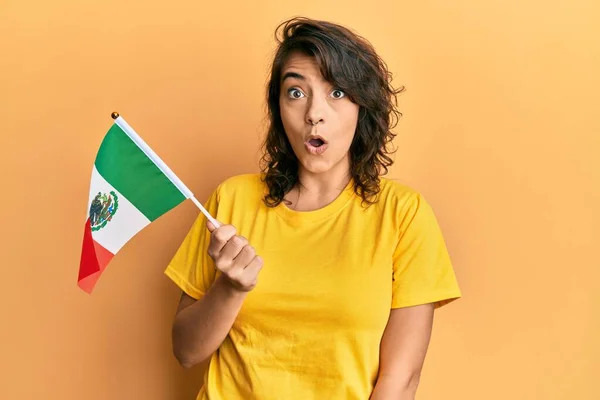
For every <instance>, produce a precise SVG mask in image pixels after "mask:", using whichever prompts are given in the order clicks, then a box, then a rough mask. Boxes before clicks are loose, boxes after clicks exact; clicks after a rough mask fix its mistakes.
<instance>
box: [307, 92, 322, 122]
mask: <svg viewBox="0 0 600 400" xmlns="http://www.w3.org/2000/svg"><path fill="white" fill-rule="evenodd" d="M323 103H324V101H321V100H319V99H317V98H316V97H315V96H313V97H312V99H311V100H310V102H309V105H308V110H306V122H307V123H308V124H310V125H317V124H318V123H319V122H324V117H325V104H323Z"/></svg>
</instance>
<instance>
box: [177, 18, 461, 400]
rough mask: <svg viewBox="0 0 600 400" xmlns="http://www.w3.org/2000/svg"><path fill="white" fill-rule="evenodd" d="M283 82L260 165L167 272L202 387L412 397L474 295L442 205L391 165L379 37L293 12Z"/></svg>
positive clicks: (180, 331)
mask: <svg viewBox="0 0 600 400" xmlns="http://www.w3.org/2000/svg"><path fill="white" fill-rule="evenodd" d="M282 33H283V38H282V40H281V42H280V43H279V48H278V50H277V53H276V55H275V58H274V60H273V65H272V71H271V78H270V83H269V86H268V106H269V116H270V127H269V130H268V134H267V137H266V141H265V146H264V147H265V157H264V161H265V163H264V166H263V171H262V173H261V174H248V175H241V176H236V177H232V178H230V179H227V180H226V181H225V182H223V183H222V184H221V185H219V186H218V188H217V189H216V190H215V191H214V192H213V194H212V195H211V196H210V198H209V199H208V201H207V203H206V208H207V210H208V211H209V212H210V213H211V214H212V215H213V216H215V218H216V219H217V220H218V221H220V222H221V223H222V224H223V225H222V226H221V227H219V228H217V229H215V227H214V226H213V225H212V224H211V223H210V222H207V221H206V220H205V219H204V218H203V217H202V216H200V217H199V218H198V219H197V221H196V222H195V224H194V225H193V227H192V228H191V230H190V232H189V233H188V235H187V236H186V238H185V240H184V242H183V243H182V245H181V247H180V249H179V250H178V251H177V253H176V255H175V256H174V258H173V260H172V262H171V263H170V264H169V266H168V268H167V270H166V274H167V275H168V276H169V277H170V278H171V279H172V280H173V281H174V282H175V283H176V284H177V285H178V286H179V287H180V288H181V289H182V290H183V294H182V298H181V302H180V305H179V307H178V311H177V314H176V317H175V320H174V324H173V347H174V353H175V355H176V357H177V359H178V360H179V362H180V363H181V364H182V365H184V366H185V367H191V366H194V365H196V364H198V363H201V362H203V361H205V360H207V359H209V358H210V362H209V366H208V370H207V371H206V373H205V376H204V385H203V386H202V388H201V390H200V393H199V395H198V399H227V400H231V399H285V400H293V399H301V400H310V399H327V400H331V399H344V400H349V399H360V400H366V399H372V400H379V399H413V398H414V396H415V392H416V389H417V385H418V382H419V375H420V371H421V368H422V365H423V361H424V358H425V354H426V350H427V347H428V343H429V338H430V334H431V328H432V321H433V312H434V309H435V308H437V307H440V306H441V305H444V304H446V303H448V302H450V301H451V300H454V299H456V298H458V297H460V291H459V287H458V285H457V282H456V279H455V275H454V272H453V269H452V266H451V263H450V260H449V257H448V253H447V251H446V247H445V244H444V240H443V238H442V235H441V233H440V230H439V227H438V224H437V222H436V219H435V216H434V214H433V212H432V210H431V208H430V207H429V205H428V203H427V202H426V201H425V200H424V199H423V197H422V196H421V195H420V194H419V193H418V192H416V191H414V190H412V189H410V188H408V187H406V186H403V185H401V184H399V183H396V182H393V181H391V180H388V179H385V178H383V177H380V175H381V174H383V173H384V172H385V171H386V170H387V167H389V166H390V165H391V164H392V161H391V159H390V158H389V155H388V154H389V153H388V150H387V145H388V144H389V142H390V141H391V139H392V138H393V136H394V135H393V133H392V132H391V130H390V129H391V128H392V127H393V126H394V123H395V122H396V121H397V116H398V115H399V112H398V111H397V110H396V108H395V106H394V104H395V96H396V95H397V94H398V92H399V91H398V90H395V89H394V88H392V87H391V85H390V82H389V76H390V74H389V73H388V71H387V69H386V67H385V64H384V63H383V62H382V61H381V59H380V58H379V57H378V56H377V54H376V53H375V51H374V50H373V48H372V47H371V46H370V44H368V42H367V41H365V40H364V39H362V38H360V37H358V36H356V35H355V34H354V33H352V32H350V31H349V30H348V29H346V28H344V27H341V26H338V25H335V24H332V23H328V22H323V21H314V20H309V19H293V20H290V21H287V22H286V23H284V24H283V25H282Z"/></svg>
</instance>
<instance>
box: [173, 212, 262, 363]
mask: <svg viewBox="0 0 600 400" xmlns="http://www.w3.org/2000/svg"><path fill="white" fill-rule="evenodd" d="M208 228H209V230H210V231H211V242H210V245H209V249H208V252H209V255H210V257H211V258H212V259H213V260H214V261H215V266H216V268H217V269H218V270H219V271H220V272H222V274H221V275H219V277H218V278H217V279H216V280H215V282H214V283H213V284H212V286H211V287H210V288H209V289H208V290H207V291H206V294H205V295H204V296H203V297H202V298H201V299H200V300H198V301H196V300H195V299H194V298H192V297H190V296H188V295H187V294H185V293H184V294H182V296H181V300H180V302H179V307H178V310H177V314H176V315H175V320H174V321H173V329H172V340H173V353H174V354H175V357H176V358H177V360H178V361H179V363H180V364H181V365H183V366H184V367H186V368H190V367H193V366H194V365H196V364H199V363H201V362H203V361H205V360H206V359H207V358H209V357H210V356H211V355H212V354H213V353H214V352H215V351H216V350H217V348H218V347H219V346H220V345H221V343H223V340H224V339H225V337H226V336H227V334H228V333H229V330H230V329H231V326H232V325H233V322H234V321H235V318H236V317H237V315H238V313H239V311H240V309H241V307H242V304H243V302H244V299H245V298H246V296H247V294H248V292H249V291H250V290H252V289H253V288H254V287H255V286H256V283H257V279H258V273H259V271H260V270H261V268H262V260H261V259H260V257H258V256H256V254H255V252H254V249H253V248H252V247H251V246H249V245H248V241H247V240H246V239H244V238H242V237H240V236H237V235H235V228H233V227H232V226H230V225H225V226H222V227H220V228H218V229H214V227H213V226H212V224H210V223H208Z"/></svg>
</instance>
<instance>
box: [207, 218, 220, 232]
mask: <svg viewBox="0 0 600 400" xmlns="http://www.w3.org/2000/svg"><path fill="white" fill-rule="evenodd" d="M215 221H216V222H217V224H219V226H215V225H214V224H213V223H212V222H211V221H210V220H207V221H206V229H208V231H209V232H210V233H213V232H214V231H215V230H216V229H217V228H219V227H221V226H223V224H222V223H221V222H219V221H217V220H215Z"/></svg>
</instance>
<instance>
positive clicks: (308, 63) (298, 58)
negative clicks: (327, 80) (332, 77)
mask: <svg viewBox="0 0 600 400" xmlns="http://www.w3.org/2000/svg"><path fill="white" fill-rule="evenodd" d="M289 71H294V72H299V73H300V74H301V75H303V76H305V77H306V78H313V79H315V78H317V79H319V80H323V76H322V74H321V70H320V68H319V64H318V63H317V60H316V58H315V57H313V56H309V55H307V54H304V53H301V52H293V53H291V54H290V55H289V56H288V57H287V59H286V60H285V62H284V63H283V66H282V68H281V72H282V74H281V75H282V76H283V75H285V73H286V72H289Z"/></svg>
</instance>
